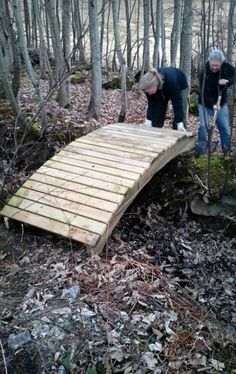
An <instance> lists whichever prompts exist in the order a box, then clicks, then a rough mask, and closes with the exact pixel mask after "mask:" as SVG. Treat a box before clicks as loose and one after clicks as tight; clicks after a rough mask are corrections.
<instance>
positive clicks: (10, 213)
mask: <svg viewBox="0 0 236 374" xmlns="http://www.w3.org/2000/svg"><path fill="white" fill-rule="evenodd" d="M1 215H2V216H4V217H8V218H12V219H15V220H17V221H20V222H23V223H27V224H29V225H32V226H36V227H39V228H40V229H43V230H45V231H48V232H52V233H53V234H58V235H61V236H64V237H66V238H71V239H73V240H76V241H79V242H81V243H83V244H85V245H88V246H92V247H94V246H96V244H97V242H98V240H99V238H100V235H97V234H94V233H91V232H89V231H86V230H82V229H79V228H78V227H74V226H71V225H69V224H65V223H62V222H58V221H55V220H53V219H50V218H47V217H43V216H39V215H37V214H34V213H29V212H26V211H24V210H20V209H19V208H15V207H12V206H8V205H5V207H4V208H3V209H2V211H1Z"/></svg>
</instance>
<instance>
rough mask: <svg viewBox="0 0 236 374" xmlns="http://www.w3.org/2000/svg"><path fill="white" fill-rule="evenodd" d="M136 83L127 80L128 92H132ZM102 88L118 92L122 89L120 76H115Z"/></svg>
mask: <svg viewBox="0 0 236 374" xmlns="http://www.w3.org/2000/svg"><path fill="white" fill-rule="evenodd" d="M133 85H134V81H133V80H132V79H130V78H127V79H126V88H127V90H128V91H130V90H132V88H133ZM102 87H103V88H104V89H105V90H116V89H120V88H121V79H120V76H113V77H111V78H110V79H109V80H107V81H106V82H104V83H103V85H102Z"/></svg>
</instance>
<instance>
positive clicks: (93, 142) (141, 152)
mask: <svg viewBox="0 0 236 374" xmlns="http://www.w3.org/2000/svg"><path fill="white" fill-rule="evenodd" d="M76 142H77V143H79V144H81V143H85V144H90V145H93V146H102V147H104V148H109V149H117V150H120V151H124V152H126V153H127V154H130V156H131V157H132V155H133V154H137V155H142V156H149V157H150V156H151V157H153V158H155V157H156V156H157V154H158V152H153V151H152V150H150V149H149V151H148V150H147V149H135V148H133V147H130V146H129V147H128V146H125V145H124V143H122V142H120V143H119V144H118V143H115V142H112V143H111V142H109V143H108V142H106V141H104V139H103V141H101V140H100V139H96V140H93V139H91V138H87V135H86V137H84V138H79V139H78V140H76Z"/></svg>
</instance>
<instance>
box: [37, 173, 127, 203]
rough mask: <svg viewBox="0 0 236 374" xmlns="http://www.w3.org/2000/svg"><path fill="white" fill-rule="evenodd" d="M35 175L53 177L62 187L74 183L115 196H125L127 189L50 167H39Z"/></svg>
mask: <svg viewBox="0 0 236 374" xmlns="http://www.w3.org/2000/svg"><path fill="white" fill-rule="evenodd" d="M37 173H42V174H45V175H50V176H52V177H55V178H57V181H60V183H61V184H62V185H63V183H65V182H75V183H79V184H83V185H85V186H90V187H96V188H97V189H101V190H105V191H109V192H115V193H116V194H120V195H125V194H126V193H127V191H128V189H129V188H128V187H125V186H120V185H119V184H115V183H111V182H104V181H101V180H98V179H94V178H90V177H87V176H83V175H78V174H74V173H70V172H66V171H63V170H58V169H53V168H52V167H46V166H41V167H40V168H39V169H38V171H37ZM33 175H35V174H33ZM31 178H32V177H31ZM41 178H42V176H41ZM37 180H39V179H37ZM49 184H50V183H49ZM57 185H58V184H57ZM74 187H75V190H76V188H77V187H76V186H74ZM108 200H109V199H108Z"/></svg>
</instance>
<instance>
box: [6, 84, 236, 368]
mask: <svg viewBox="0 0 236 374" xmlns="http://www.w3.org/2000/svg"><path fill="white" fill-rule="evenodd" d="M71 97H72V105H71V107H70V108H69V109H63V110H62V109H59V108H58V105H57V102H56V101H55V100H54V99H53V98H52V99H51V100H50V102H49V103H48V105H47V112H48V116H49V117H50V118H51V120H50V124H49V131H48V135H47V139H41V140H40V141H38V140H37V141H35V142H33V143H32V144H27V146H25V147H24V148H23V149H22V150H20V152H19V153H18V154H17V156H15V154H14V150H15V149H14V146H13V144H14V136H13V122H12V118H11V114H10V113H9V116H7V114H6V112H4V113H3V114H2V117H1V118H0V121H1V133H2V137H1V157H2V160H3V163H2V166H1V168H2V169H1V178H2V179H1V180H2V181H3V180H5V186H4V193H3V194H2V197H3V198H8V197H10V196H11V195H12V194H13V193H14V191H15V190H16V189H17V188H18V187H19V186H20V185H22V183H23V182H24V180H25V179H26V178H27V177H28V176H29V175H30V174H31V173H33V172H34V170H36V169H37V168H38V167H39V166H40V165H41V163H43V162H44V161H45V160H46V159H47V158H48V157H50V156H51V155H52V154H54V153H55V152H56V151H58V150H60V149H61V148H62V147H63V146H64V145H65V144H67V143H68V142H69V141H71V140H73V139H74V138H76V137H78V136H80V135H82V134H84V133H86V132H87V131H91V130H93V129H95V128H97V127H99V126H103V125H105V124H108V123H113V122H117V117H118V114H119V101H120V92H119V90H107V91H104V92H103V103H102V115H101V117H100V118H99V120H98V121H95V120H87V119H86V107H87V103H88V101H89V85H88V83H87V82H85V83H83V84H81V85H75V86H72V92H71ZM21 103H22V106H23V108H24V111H25V112H28V113H29V116H31V115H32V113H34V112H35V111H36V107H35V102H34V95H33V93H32V90H31V89H29V88H28V87H27V85H25V86H24V87H22V90H21ZM145 112H146V101H145V97H144V96H142V95H140V93H138V92H137V91H130V92H129V93H128V113H127V119H126V121H127V122H135V123H142V122H143V120H144V118H145ZM0 115H1V113H0ZM170 123H171V114H170V116H169V118H168V119H167V121H166V126H168V127H170ZM196 127H197V119H196V118H194V117H193V116H190V123H189V130H190V131H192V132H194V133H195V132H196ZM39 149H40V155H39V153H38V152H39ZM39 156H40V157H39ZM220 157H221V156H220V154H219V158H220ZM39 159H40V161H39ZM195 161H197V158H196V157H195V155H194V153H190V154H187V155H183V156H180V157H178V158H177V159H175V160H173V161H172V162H170V163H169V164H168V165H166V166H165V168H163V169H162V170H161V171H160V172H158V174H157V175H155V176H154V178H153V179H152V180H151V182H150V183H149V184H148V185H147V186H146V187H145V188H144V189H143V190H142V191H141V193H140V194H139V196H138V197H137V198H136V199H135V201H134V202H133V203H132V205H131V206H130V207H129V208H128V210H127V211H126V213H125V214H124V216H123V217H122V219H121V220H120V222H119V223H118V225H117V226H116V228H115V229H114V231H113V234H112V236H111V237H110V239H109V240H108V242H107V245H106V248H105V249H104V251H103V252H102V253H101V255H100V256H94V257H89V256H88V254H87V252H86V250H85V249H84V248H83V247H82V246H80V245H79V244H78V243H74V242H69V241H68V240H66V239H63V238H60V237H57V236H54V235H51V234H48V233H45V232H43V231H41V230H38V229H34V228H32V227H28V226H26V227H25V226H23V225H20V224H14V225H12V227H11V229H10V230H7V229H6V228H5V226H4V224H3V221H1V222H0V245H1V247H0V264H1V269H0V314H1V319H0V325H1V329H0V372H1V373H9V374H10V373H14V374H31V373H32V374H40V373H55V374H63V373H86V374H96V373H97V374H105V373H125V374H129V373H135V374H144V373H158V374H159V373H173V374H176V373H180V374H184V373H227V374H228V373H236V359H235V357H236V343H235V342H236V305H235V299H236V287H235V273H236V254H235V250H236V249H235V248H236V239H235V235H234V234H233V227H235V226H234V225H235V224H234V222H235V216H233V215H230V216H227V215H226V216H223V217H203V216H198V215H195V214H193V212H192V211H191V209H190V206H191V202H192V201H193V200H194V198H195V196H196V193H198V194H200V196H202V191H201V188H200V187H199V185H198V184H197V183H196V179H194V178H193V169H192V168H191V167H190V164H191V165H195ZM10 163H11V169H10V170H9V172H8V174H7V176H6V173H7V170H8V167H9V165H10ZM233 167H235V165H234V166H233ZM234 170H235V169H234ZM5 176H6V178H5ZM4 178H5V179H4Z"/></svg>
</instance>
